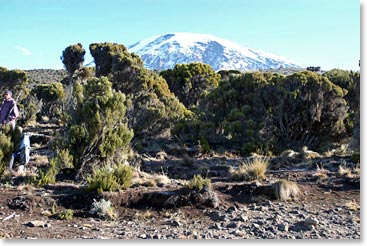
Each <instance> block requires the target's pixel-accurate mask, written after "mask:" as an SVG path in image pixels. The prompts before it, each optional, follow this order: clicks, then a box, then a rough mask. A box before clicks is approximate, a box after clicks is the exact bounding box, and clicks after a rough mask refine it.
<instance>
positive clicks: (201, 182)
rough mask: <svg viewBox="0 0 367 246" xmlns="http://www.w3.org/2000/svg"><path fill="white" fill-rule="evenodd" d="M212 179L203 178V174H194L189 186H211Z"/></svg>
mask: <svg viewBox="0 0 367 246" xmlns="http://www.w3.org/2000/svg"><path fill="white" fill-rule="evenodd" d="M210 185H211V180H210V179H209V178H205V179H204V178H203V177H201V175H194V177H193V178H192V179H191V180H190V181H189V183H188V184H187V187H188V188H189V189H194V190H199V191H200V190H202V189H203V188H205V187H210Z"/></svg>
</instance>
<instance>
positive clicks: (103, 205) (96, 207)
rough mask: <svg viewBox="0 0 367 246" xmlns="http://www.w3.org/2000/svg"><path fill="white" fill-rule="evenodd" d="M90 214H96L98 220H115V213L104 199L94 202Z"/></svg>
mask: <svg viewBox="0 0 367 246" xmlns="http://www.w3.org/2000/svg"><path fill="white" fill-rule="evenodd" d="M89 213H90V214H96V215H97V216H98V217H100V218H104V219H115V218H117V213H116V212H115V209H114V208H113V206H112V203H111V202H110V201H106V200H105V199H103V198H102V199H101V200H100V201H96V200H94V202H93V204H92V208H91V210H90V211H89Z"/></svg>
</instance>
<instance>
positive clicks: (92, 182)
mask: <svg viewBox="0 0 367 246" xmlns="http://www.w3.org/2000/svg"><path fill="white" fill-rule="evenodd" d="M132 173H133V170H132V167H131V166H127V165H124V164H119V165H117V166H114V167H113V168H111V167H109V166H104V167H102V168H98V169H95V170H94V172H93V175H92V176H91V177H88V178H87V183H88V190H92V191H97V192H98V193H101V192H102V191H116V190H119V189H127V188H129V187H130V184H131V179H132V176H133V175H132Z"/></svg>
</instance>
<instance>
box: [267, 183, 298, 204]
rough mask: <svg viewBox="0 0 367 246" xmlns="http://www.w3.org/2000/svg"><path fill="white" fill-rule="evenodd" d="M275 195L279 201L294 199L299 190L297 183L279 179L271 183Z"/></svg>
mask: <svg viewBox="0 0 367 246" xmlns="http://www.w3.org/2000/svg"><path fill="white" fill-rule="evenodd" d="M273 191H274V194H275V197H276V198H277V199H278V200H281V201H288V200H292V199H293V200H295V199H297V196H298V194H299V192H300V189H299V187H298V185H297V183H295V182H292V181H288V180H285V179H281V180H279V181H277V182H276V183H274V184H273Z"/></svg>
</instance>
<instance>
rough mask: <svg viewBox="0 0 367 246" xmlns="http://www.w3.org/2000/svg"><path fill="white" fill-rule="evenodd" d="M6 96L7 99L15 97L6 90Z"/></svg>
mask: <svg viewBox="0 0 367 246" xmlns="http://www.w3.org/2000/svg"><path fill="white" fill-rule="evenodd" d="M4 96H5V98H6V99H10V98H11V97H12V96H13V93H11V91H10V90H5V92H4Z"/></svg>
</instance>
